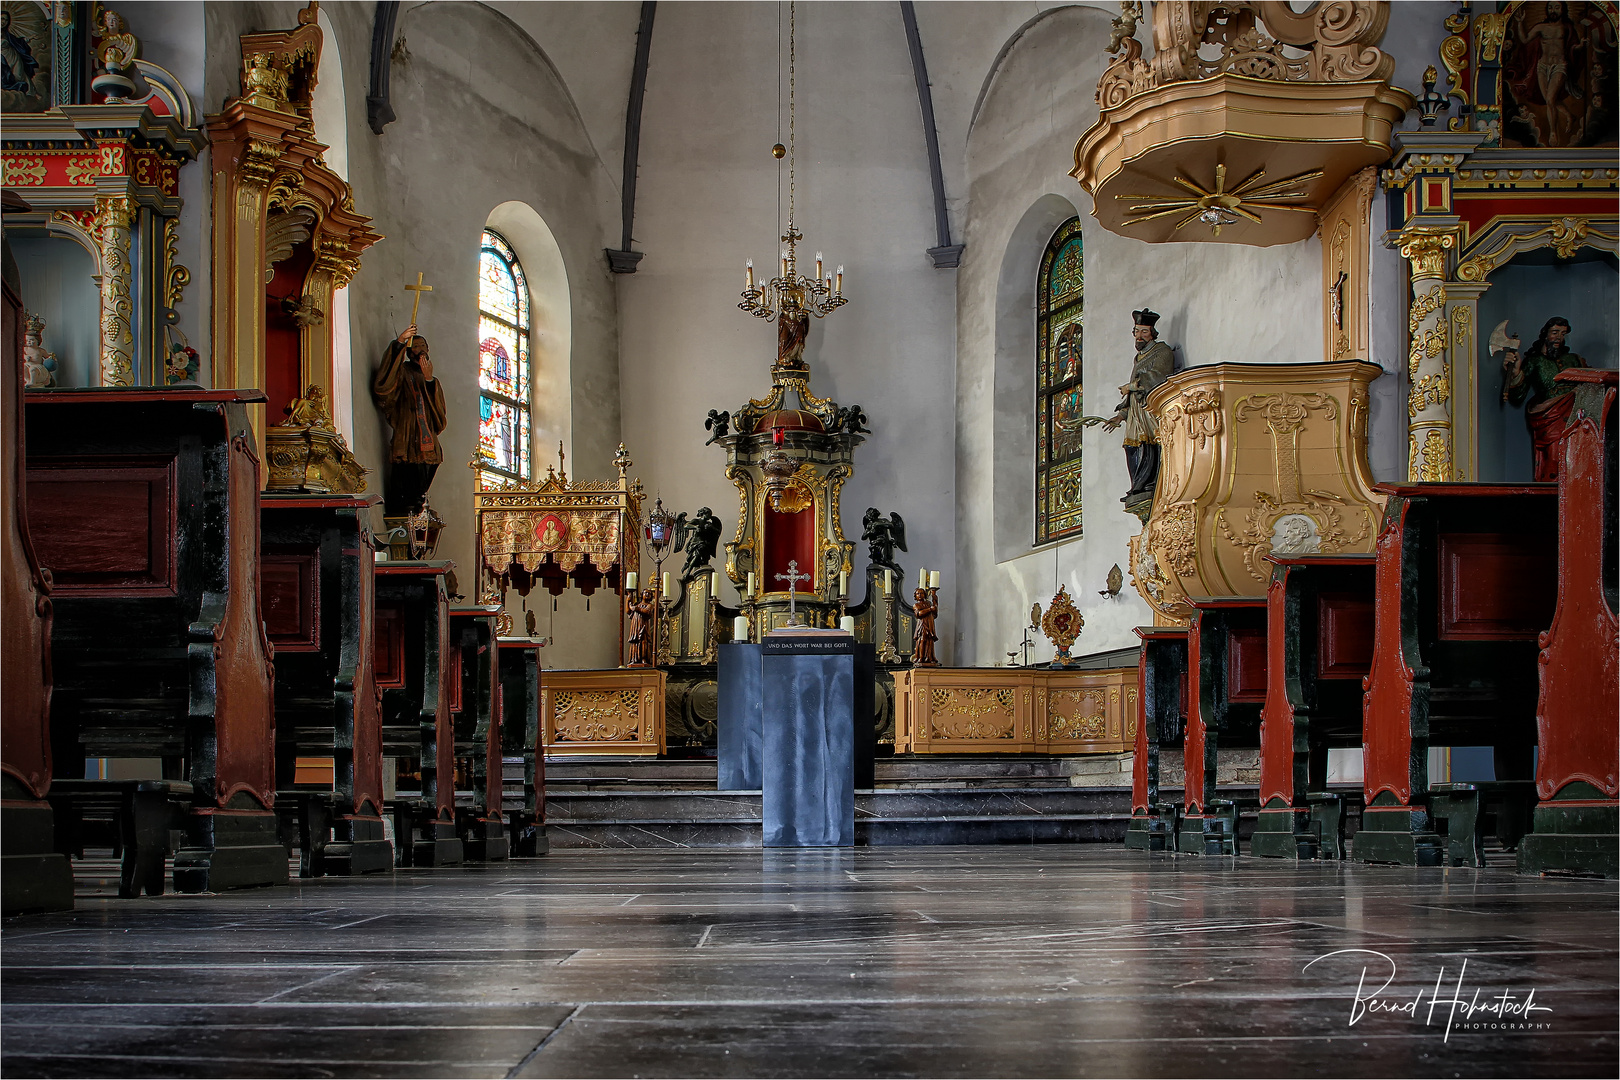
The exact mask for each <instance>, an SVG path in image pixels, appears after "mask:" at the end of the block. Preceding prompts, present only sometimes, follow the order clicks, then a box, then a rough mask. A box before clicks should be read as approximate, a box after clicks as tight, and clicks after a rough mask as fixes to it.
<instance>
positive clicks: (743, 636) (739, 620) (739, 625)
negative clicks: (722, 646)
mask: <svg viewBox="0 0 1620 1080" xmlns="http://www.w3.org/2000/svg"><path fill="white" fill-rule="evenodd" d="M731 637H732V640H734V641H747V640H748V616H746V615H739V616H737V617H736V618H735V619H732V620H731Z"/></svg>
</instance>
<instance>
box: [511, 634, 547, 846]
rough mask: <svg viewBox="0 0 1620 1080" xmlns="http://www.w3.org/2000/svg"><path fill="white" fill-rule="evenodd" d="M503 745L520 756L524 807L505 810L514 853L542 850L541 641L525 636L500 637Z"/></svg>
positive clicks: (544, 780) (543, 754) (544, 825)
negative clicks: (510, 810)
mask: <svg viewBox="0 0 1620 1080" xmlns="http://www.w3.org/2000/svg"><path fill="white" fill-rule="evenodd" d="M499 645H500V653H499V662H500V668H501V751H502V753H503V754H505V755H507V756H510V757H521V758H522V759H523V807H522V809H519V810H513V811H512V812H511V813H509V814H508V815H507V823H508V835H509V839H510V841H511V846H512V854H513V855H544V854H546V852H548V851H549V850H550V849H551V846H550V844H549V843H548V842H547V840H546V753H545V749H544V748H543V747H542V746H541V745H540V647H541V643H540V642H538V641H531V640H529V639H528V638H501V639H500V642H499Z"/></svg>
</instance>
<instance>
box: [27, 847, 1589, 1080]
mask: <svg viewBox="0 0 1620 1080" xmlns="http://www.w3.org/2000/svg"><path fill="white" fill-rule="evenodd" d="M1616 901H1617V895H1616V884H1615V883H1614V882H1602V881H1591V880H1576V879H1546V880H1535V879H1526V878H1520V877H1516V876H1514V875H1512V874H1510V873H1507V872H1505V871H1503V870H1496V869H1485V870H1473V869H1449V870H1442V869H1397V868H1388V867H1366V866H1356V865H1338V864H1333V863H1319V864H1305V865H1296V864H1294V863H1291V862H1270V861H1265V860H1256V859H1248V858H1245V859H1239V860H1230V859H1201V858H1191V857H1172V856H1165V855H1152V856H1149V855H1146V854H1142V853H1134V852H1125V851H1123V850H1121V849H1120V848H1118V847H1117V846H1114V845H1052V846H1033V847H1032V846H1023V847H969V848H911V849H896V848H875V849H869V848H861V849H855V850H853V851H845V852H788V853H783V852H764V853H761V852H759V851H751V852H737V851H679V852H671V851H626V850H618V851H564V852H558V853H555V854H553V855H551V856H549V857H547V858H544V859H536V860H524V861H519V862H514V863H510V864H497V865H495V866H492V867H488V868H481V867H480V868H466V869H461V868H445V869H438V870H425V871H402V872H400V873H397V874H392V875H386V876H383V877H372V878H365V879H360V880H346V879H338V878H328V879H322V880H318V881H313V882H309V883H306V884H302V885H294V886H292V887H291V888H288V889H277V890H262V891H253V892H244V893H237V894H231V895H221V896H201V897H193V896H173V895H171V896H165V897H161V898H157V899H150V898H149V899H142V900H118V899H116V898H102V897H83V898H81V900H80V906H79V909H78V910H77V911H75V912H71V913H63V914H58V915H37V916H24V917H21V918H15V919H11V920H7V921H6V922H5V924H4V928H3V932H0V949H3V956H0V962H3V972H0V974H3V980H0V991H3V999H0V1005H3V1011H0V1021H3V1027H0V1071H3V1073H4V1075H5V1076H6V1077H24V1076H447V1077H448V1076H525V1077H529V1076H533V1077H540V1076H693V1077H700V1076H761V1077H764V1076H828V1077H832V1076H977V1077H993V1076H1603V1077H1612V1076H1615V1075H1616V1073H1617V1065H1620V1058H1617V1030H1616V1029H1617V1019H1616V1016H1617V1003H1620V998H1617V974H1616V972H1617V961H1620V953H1617V940H1616V939H1617V914H1616V913H1617V903H1616ZM1344 950H1359V951H1344ZM1313 961H1315V962H1314V963H1313ZM1392 969H1393V977H1392V978H1390V975H1391V970H1392ZM1386 981H1387V982H1388V985H1387V987H1386V986H1384V985H1383V984H1384V983H1385V982H1386ZM1437 983H1438V989H1439V993H1438V995H1436V986H1437ZM1436 996H1438V997H1439V999H1440V1000H1441V1002H1442V1004H1439V1005H1438V1006H1436V1005H1433V1004H1432V1003H1431V999H1433V998H1435V997H1436ZM1448 1001H1455V1002H1458V1003H1459V1004H1445V1003H1444V1002H1448ZM1504 1003H1505V1005H1506V1008H1504ZM1527 1003H1528V1005H1529V1010H1528V1011H1526V1009H1525V1006H1526V1004H1527ZM1486 1008H1489V1009H1492V1010H1496V1011H1494V1012H1488V1011H1485V1010H1486ZM1501 1012H1506V1013H1508V1015H1507V1016H1505V1017H1503V1016H1500V1015H1498V1013H1501ZM1448 1025H1449V1029H1448Z"/></svg>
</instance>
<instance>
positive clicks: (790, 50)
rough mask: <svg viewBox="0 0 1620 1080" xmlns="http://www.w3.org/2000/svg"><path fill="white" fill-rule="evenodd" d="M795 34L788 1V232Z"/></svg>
mask: <svg viewBox="0 0 1620 1080" xmlns="http://www.w3.org/2000/svg"><path fill="white" fill-rule="evenodd" d="M797 34H798V14H797V12H796V11H795V10H794V0H788V232H792V231H793V195H794V175H793V103H794V101H793V98H794V84H793V78H794V70H793V69H794V66H795V63H796V61H797V59H798V47H797Z"/></svg>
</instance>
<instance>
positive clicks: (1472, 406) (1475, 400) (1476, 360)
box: [1446, 281, 1491, 480]
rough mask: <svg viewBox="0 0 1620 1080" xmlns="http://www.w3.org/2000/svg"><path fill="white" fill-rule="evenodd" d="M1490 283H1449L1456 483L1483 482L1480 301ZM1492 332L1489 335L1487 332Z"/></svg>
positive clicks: (1447, 299)
mask: <svg viewBox="0 0 1620 1080" xmlns="http://www.w3.org/2000/svg"><path fill="white" fill-rule="evenodd" d="M1490 287H1491V286H1490V283H1489V282H1483V281H1477V282H1458V281H1450V282H1447V283H1446V321H1447V322H1448V323H1449V324H1450V348H1449V350H1448V351H1449V353H1450V357H1451V373H1452V380H1453V386H1452V388H1451V396H1452V400H1453V402H1454V405H1453V407H1452V416H1451V423H1452V451H1451V460H1452V477H1451V478H1452V479H1453V480H1478V479H1479V401H1480V396H1479V385H1478V384H1479V376H1480V355H1479V346H1480V336H1479V335H1480V330H1479V298H1480V297H1481V296H1483V295H1484V293H1485V291H1486V290H1487V289H1489V288H1490ZM1487 332H1488V331H1487Z"/></svg>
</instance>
